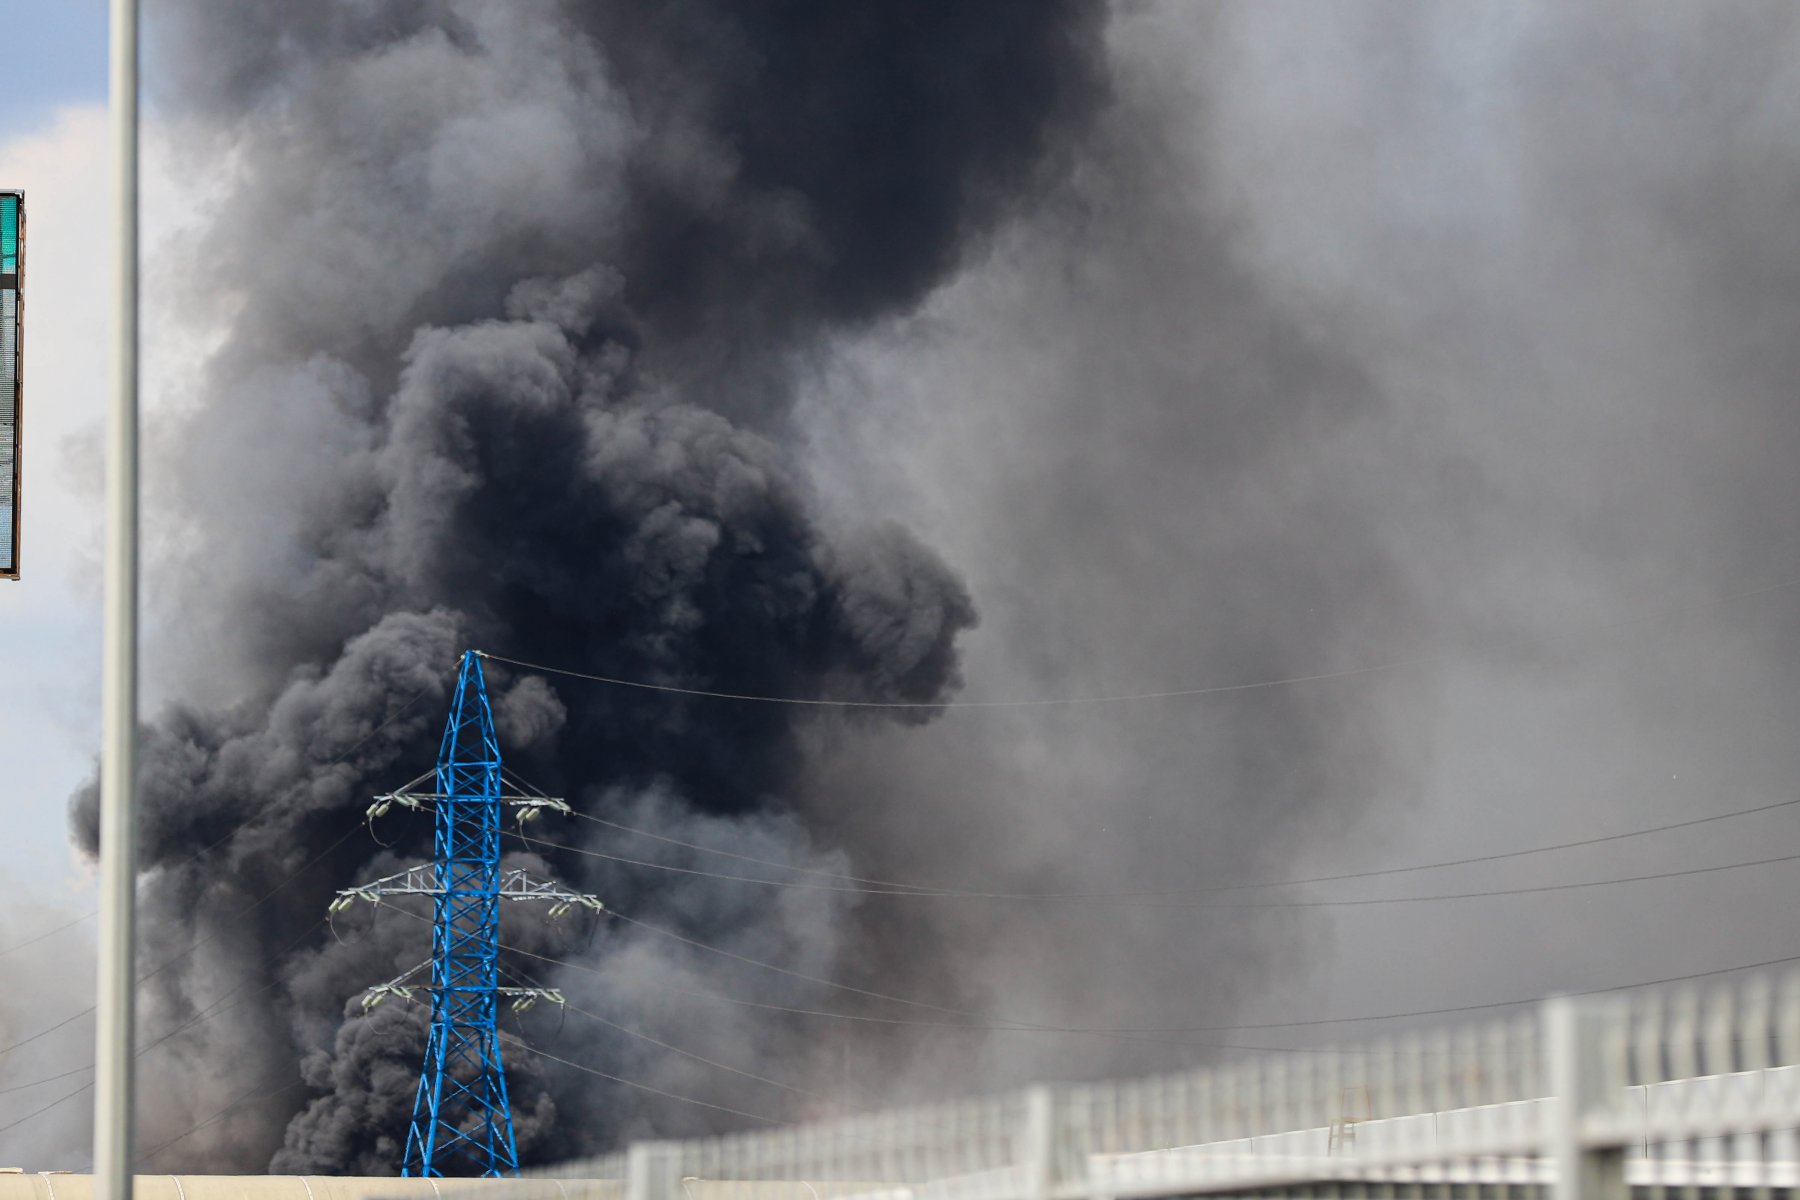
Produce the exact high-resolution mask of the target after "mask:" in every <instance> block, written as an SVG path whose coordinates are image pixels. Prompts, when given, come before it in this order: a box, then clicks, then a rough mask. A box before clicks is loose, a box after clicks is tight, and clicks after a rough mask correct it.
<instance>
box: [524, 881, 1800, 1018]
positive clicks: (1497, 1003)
mask: <svg viewBox="0 0 1800 1200" xmlns="http://www.w3.org/2000/svg"><path fill="white" fill-rule="evenodd" d="M608 915H610V916H613V917H620V916H621V914H619V913H616V912H610V910H609V914H608ZM632 923H633V924H638V925H641V926H643V927H645V928H647V929H650V930H652V931H653V932H658V933H667V932H668V931H665V930H662V929H660V928H659V927H657V926H652V925H647V924H646V923H644V922H640V921H633V922H632ZM672 936H676V937H677V938H678V940H680V941H684V942H687V943H688V944H690V945H693V946H695V947H697V948H699V949H703V950H709V951H712V952H713V953H715V954H722V955H724V956H726V957H728V958H732V959H736V960H737V961H739V962H743V963H746V964H748V965H751V966H756V967H762V968H764V969H766V970H770V971H775V972H778V973H780V974H783V975H788V976H792V977H793V978H797V979H801V980H804V981H806V982H809V983H817V984H822V985H824V986H826V987H832V988H837V989H840V990H844V991H850V992H857V993H859V994H862V995H865V996H871V997H874V998H876V999H881V1000H888V1001H892V1002H895V1003H899V1004H904V1005H910V1006H913V1007H918V1008H925V1009H931V1010H935V1011H939V1012H947V1013H951V1014H953V1015H963V1016H972V1017H974V1018H976V1020H977V1021H978V1022H986V1021H991V1020H996V1019H997V1020H1001V1021H1008V1022H1009V1023H1006V1024H991V1023H978V1024H962V1023H957V1022H941V1021H927V1020H919V1019H914V1018H896V1017H880V1016H866V1015H864V1014H861V1013H845V1012H834V1011H832V1010H829V1009H813V1008H800V1007H797V1006H790V1005H784V1004H769V1003H764V1002H761V1001H756V1000H746V999H743V998H742V997H738V996H730V995H726V994H725V993H722V992H702V991H698V990H696V989H679V988H672V989H671V990H675V991H682V992H686V993H687V994H690V995H696V996H703V997H706V998H708V999H713V1000H719V1001H722V1002H724V1003H727V1004H737V1005H742V1006H744V1007H748V1008H759V1009H765V1010H768V1011H773V1012H784V1013H792V1014H795V1015H798V1016H810V1017H825V1018H832V1019H836V1020H845V1021H857V1022H866V1023H870V1024H876V1025H910V1026H919V1027H923V1028H933V1029H968V1030H977V1031H981V1032H991V1033H1068V1034H1183V1033H1233V1032H1239V1031H1243V1030H1256V1029H1304V1028H1312V1027H1317V1026H1322V1025H1354V1024H1365V1023H1372V1022H1378V1021H1398V1020H1407V1019H1411V1018H1416V1017H1435V1016H1445V1015H1452V1014H1456V1013H1468V1012H1482V1011H1486V1010H1491V1009H1496V1008H1516V1007H1518V1006H1520V1005H1523V1004H1536V1003H1538V1002H1539V1001H1540V1000H1542V999H1543V997H1542V996H1522V997H1515V998H1513V999H1510V1000H1488V1001H1483V1002H1481V1003H1479V1004H1457V1005H1449V1006H1445V1007H1441V1008H1418V1009H1408V1010H1405V1011H1399V1012H1386V1013H1366V1014H1360V1015H1357V1016H1351V1017H1313V1018H1309V1019H1307V1020H1300V1021H1264V1022H1256V1023H1240V1024H1236V1025H1170V1026H1100V1025H1044V1024H1037V1023H1034V1022H1028V1021H1010V1019H1008V1018H987V1017H984V1016H983V1014H980V1013H977V1012H974V1011H972V1010H967V1009H952V1008H948V1007H946V1006H943V1005H937V1004H930V1003H927V1002H924V1001H919V1000H912V999H908V998H907V997H904V996H893V995H888V994H885V993H881V992H871V991H868V990H866V989H862V988H857V987H853V986H851V985H849V984H842V983H838V982H836V981H834V980H830V979H822V978H819V977H817V976H811V975H805V974H802V973H800V972H798V971H790V970H788V969H787V968H785V967H778V966H775V965H774V964H772V963H765V962H761V961H759V960H757V959H753V958H749V957H747V956H745V955H741V954H736V953H733V952H731V951H727V950H721V949H719V948H718V947H715V946H709V945H706V944H705V943H702V942H699V941H696V940H695V939H692V938H686V937H681V936H680V935H672ZM501 949H503V950H508V951H510V952H512V953H514V954H520V955H523V956H524V957H526V958H535V959H537V960H538V961H540V962H545V963H551V964H554V965H556V966H562V967H570V968H572V969H574V970H577V971H585V972H587V973H589V974H593V975H601V976H604V975H605V974H606V973H605V972H604V971H601V970H600V969H599V968H597V967H591V966H588V965H587V964H585V963H578V962H572V961H570V960H567V959H561V958H555V957H553V956H551V955H547V954H538V953H536V952H534V951H530V950H526V949H523V948H521V947H519V946H511V945H503V946H502V947H501ZM1790 963H1800V954H1793V955H1788V956H1786V957H1782V958H1768V959H1763V960H1761V961H1759V962H1749V963H1737V964H1734V965H1732V966H1728V967H1714V968H1711V969H1709V970H1704V971H1691V972H1688V973H1687V974H1684V975H1666V976H1663V977H1662V978H1659V979H1637V980H1632V981H1630V982H1626V983H1611V984H1607V985H1606V986H1604V987H1596V988H1586V989H1583V990H1580V991H1572V992H1569V993H1566V994H1568V995H1573V996H1597V995H1600V994H1602V993H1604V992H1624V991H1632V990H1634V989H1637V988H1646V987H1659V986H1662V985H1665V984H1672V983H1690V982H1692V981H1694V980H1697V979H1711V978H1715V977H1717V976H1720V975H1733V974H1737V973H1738V972H1741V971H1755V970H1761V969H1764V968H1768V967H1778V966H1785V965H1787V964H1790ZM1184 1044H1189V1045H1201V1043H1184ZM1228 1048H1230V1049H1245V1050H1258V1051H1262V1050H1279V1049H1280V1047H1272V1046H1244V1047H1228Z"/></svg>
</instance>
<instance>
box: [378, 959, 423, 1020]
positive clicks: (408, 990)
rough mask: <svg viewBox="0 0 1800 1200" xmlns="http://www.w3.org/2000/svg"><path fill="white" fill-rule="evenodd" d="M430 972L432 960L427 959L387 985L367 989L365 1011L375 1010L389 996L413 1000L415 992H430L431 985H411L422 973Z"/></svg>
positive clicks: (380, 984)
mask: <svg viewBox="0 0 1800 1200" xmlns="http://www.w3.org/2000/svg"><path fill="white" fill-rule="evenodd" d="M430 970H431V960H430V959H426V960H425V961H424V962H422V963H420V964H418V965H417V966H415V967H412V968H410V969H409V970H405V971H402V972H401V973H400V974H398V975H396V976H394V977H393V978H392V979H390V980H388V981H387V982H386V983H378V984H376V985H375V986H374V987H372V988H369V989H367V990H366V991H364V992H363V998H362V1006H363V1011H364V1012H368V1011H369V1010H370V1009H371V1008H374V1007H375V1006H376V1005H378V1004H380V1003H381V1002H382V1001H383V1000H386V999H387V998H388V997H389V996H398V997H399V998H400V999H402V1000H411V999H412V996H413V993H414V992H417V991H429V990H430V985H428V984H416V983H411V982H410V980H412V979H413V977H414V976H416V975H419V974H420V973H421V972H429V971H430Z"/></svg>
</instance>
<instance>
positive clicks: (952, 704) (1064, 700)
mask: <svg viewBox="0 0 1800 1200" xmlns="http://www.w3.org/2000/svg"><path fill="white" fill-rule="evenodd" d="M475 653H477V654H479V655H481V657H483V658H485V659H488V660H490V661H492V662H498V663H507V664H509V665H511V666H515V667H520V668H522V669H524V670H527V671H537V672H538V673H540V674H544V675H566V676H568V677H570V678H572V679H586V680H588V681H590V682H592V683H604V684H610V685H611V686H613V687H622V688H636V689H639V690H641V691H646V692H664V693H668V694H672V695H676V696H700V697H705V698H706V699H710V700H739V701H747V702H750V703H753V704H793V705H800V706H802V707H806V708H929V709H939V708H1053V707H1057V706H1063V705H1082V704H1120V703H1125V702H1129V701H1133V700H1176V699H1180V698H1182V697H1184V696H1218V695H1222V694H1224V693H1227V692H1250V691H1257V690H1260V689H1263V688H1275V687H1287V686H1289V685H1291V684H1296V683H1321V682H1323V681H1325V680H1327V679H1346V678H1348V677H1350V676H1352V675H1368V674H1370V673H1371V672H1375V671H1392V670H1395V669H1397V668H1400V667H1410V666H1416V665H1417V664H1419V663H1425V662H1430V661H1432V659H1433V658H1434V657H1436V656H1433V655H1424V656H1421V657H1418V658H1404V659H1398V660H1396V661H1394V662H1386V663H1377V664H1375V665H1373V666H1367V667H1351V668H1349V669H1347V670H1343V671H1325V672H1323V673H1321V674H1317V675H1290V676H1287V677H1285V678H1281V679H1259V680H1255V681H1254V682H1250V683H1228V684H1221V685H1219V686H1216V687H1203V688H1184V689H1182V690H1179V691H1171V692H1121V693H1118V694H1114V695H1096V696H1055V697H1049V698H1044V699H1036V700H825V699H814V698H811V697H806V696H767V695H758V694H755V693H751V692H716V691H711V690H709V689H707V688H688V687H676V686H674V685H672V684H666V683H647V682H645V681H644V680H641V679H620V678H618V677H617V676H612V675H595V674H592V673H590V672H587V671H574V670H570V669H568V668H567V667H551V666H546V665H544V664H543V663H534V662H526V661H524V660H523V659H517V658H507V657H506V656H505V655H503V654H491V653H489V652H488V651H486V650H477V651H476V652H475Z"/></svg>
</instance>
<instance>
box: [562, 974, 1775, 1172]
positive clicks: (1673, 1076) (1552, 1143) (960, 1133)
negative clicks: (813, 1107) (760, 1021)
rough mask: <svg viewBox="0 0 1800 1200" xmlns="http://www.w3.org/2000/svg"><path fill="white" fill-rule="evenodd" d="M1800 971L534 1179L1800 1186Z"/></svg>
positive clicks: (751, 1137) (673, 1146)
mask: <svg viewBox="0 0 1800 1200" xmlns="http://www.w3.org/2000/svg"><path fill="white" fill-rule="evenodd" d="M1797 1128H1800V977H1789V978H1788V979H1786V980H1784V981H1783V982H1782V983H1781V984H1780V986H1775V985H1772V984H1771V983H1770V982H1769V981H1767V980H1755V981H1752V982H1750V983H1748V984H1746V985H1744V986H1742V987H1739V988H1730V989H1719V990H1716V991H1714V992H1711V993H1709V994H1707V995H1705V996H1704V997H1703V996H1702V995H1701V994H1700V993H1699V992H1697V991H1694V990H1691V989H1690V990H1678V991H1663V992H1652V993H1646V994H1643V995H1639V996H1634V997H1631V998H1626V997H1622V996H1592V997H1582V998H1576V999H1558V1000H1550V1001H1546V1002H1544V1004H1543V1005H1541V1006H1540V1008H1539V1011H1538V1012H1536V1013H1533V1014H1531V1015H1530V1016H1527V1017H1521V1018H1517V1019H1512V1020H1505V1021H1494V1022H1488V1023H1484V1024H1480V1025H1472V1026H1469V1027H1465V1028H1461V1029H1456V1030H1450V1031H1439V1032H1433V1033H1425V1034H1409V1035H1405V1036H1401V1037H1396V1038H1392V1039H1389V1040H1386V1041H1381V1042H1375V1043H1371V1044H1368V1045H1364V1046H1359V1047H1355V1048H1351V1049H1342V1050H1334V1051H1321V1052H1304V1053H1290V1054H1281V1055H1269V1056H1266V1057H1259V1058H1255V1059H1250V1060H1247V1061H1245V1062H1242V1063H1237V1064H1232V1065H1229V1066H1221V1067H1216V1068H1211V1069H1207V1070H1200V1071H1191V1072H1185V1073H1182V1074H1177V1075H1169V1076H1163V1077H1157V1078H1152V1079H1139V1080H1129V1081H1121V1082H1113V1083H1100V1084H1083V1085H1076V1086H1067V1087H1037V1088H1031V1089H1027V1090H1025V1091H1021V1092H1015V1093H1010V1094H1006V1095H1001V1096H994V1097H986V1098H981V1099H973V1100H961V1101H955V1102H951V1103H945V1104H935V1105H922V1106H917V1107H912V1108H903V1109H896V1110H891V1111H886V1112H878V1113H872V1114H867V1115H860V1116H854V1117H844V1118H839V1119H834V1120H824V1121H814V1122H809V1123H806V1124H800V1125H794V1126H790V1127H786V1128H780V1129H774V1130H753V1131H749V1132H744V1133H737V1134H728V1135H724V1136H720V1137H711V1138H698V1139H692V1140H686V1141H668V1142H644V1143H639V1144H637V1145H634V1146H632V1147H630V1148H629V1149H628V1150H626V1151H624V1152H622V1153H618V1154H613V1155H608V1156H604V1157H602V1158H598V1159H589V1160H584V1161H580V1162H573V1163H568V1164H564V1165H562V1166H560V1167H557V1168H555V1169H553V1170H547V1171H541V1172H538V1173H537V1178H538V1179H539V1180H540V1181H541V1184H542V1186H543V1187H544V1188H545V1189H546V1191H545V1192H544V1194H545V1196H546V1197H554V1198H555V1200H1150V1198H1152V1197H1173V1196H1250V1195H1258V1196H1295V1197H1300V1196H1305V1197H1313V1198H1320V1200H1324V1198H1329V1197H1339V1196H1342V1197H1391V1196H1399V1195H1405V1196H1414V1197H1420V1198H1427V1197H1440V1196H1442V1197H1446V1198H1447V1197H1451V1196H1456V1197H1462V1196H1469V1197H1474V1196H1484V1197H1485V1196H1533V1195H1538V1194H1540V1193H1541V1194H1546V1195H1549V1194H1554V1195H1555V1196H1557V1197H1559V1198H1561V1200H1619V1198H1620V1197H1624V1196H1625V1195H1627V1193H1632V1194H1641V1195H1644V1196H1646V1197H1652V1198H1654V1197H1659V1196H1660V1195H1661V1194H1662V1193H1665V1192H1671V1191H1677V1192H1679V1194H1680V1195H1681V1196H1683V1197H1689V1198H1698V1197H1700V1196H1701V1194H1702V1192H1704V1193H1705V1195H1706V1196H1707V1197H1709V1198H1711V1197H1720V1196H1723V1195H1725V1194H1726V1193H1727V1190H1729V1192H1730V1193H1731V1194H1733V1195H1735V1194H1736V1193H1737V1192H1740V1191H1741V1192H1743V1193H1744V1195H1745V1196H1746V1198H1748V1197H1750V1196H1764V1195H1774V1194H1775V1193H1777V1192H1789V1193H1791V1192H1792V1191H1794V1190H1795V1189H1796V1188H1797V1187H1800V1167H1797V1162H1800V1137H1797V1135H1796V1133H1795V1130H1796V1129H1797Z"/></svg>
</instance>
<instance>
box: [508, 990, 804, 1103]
mask: <svg viewBox="0 0 1800 1200" xmlns="http://www.w3.org/2000/svg"><path fill="white" fill-rule="evenodd" d="M501 970H502V972H503V973H504V974H505V975H506V976H507V977H508V978H510V979H512V980H513V982H515V983H523V984H525V985H527V986H529V987H535V988H542V987H544V986H545V985H544V984H542V983H540V982H539V981H538V980H536V979H534V978H533V977H532V976H531V975H530V974H528V973H526V972H523V971H521V972H518V973H517V974H515V973H514V972H512V971H508V970H506V969H505V968H501ZM562 1007H564V1008H566V1009H568V1010H569V1011H570V1012H572V1013H575V1014H577V1015H579V1016H583V1017H586V1018H587V1019H588V1020H590V1021H594V1022H596V1023H598V1024H601V1025H605V1026H606V1027H607V1028H609V1029H616V1030H618V1031H619V1032H620V1033H623V1034H625V1035H626V1036H628V1037H634V1038H637V1039H638V1040H639V1041H642V1042H648V1043H649V1044H650V1045H652V1046H656V1047H659V1048H660V1049H663V1050H667V1051H669V1052H670V1053H671V1054H678V1055H680V1056H681V1057H682V1058H686V1059H691V1060H692V1061H694V1062H697V1063H700V1064H701V1065H703V1066H708V1067H712V1068H714V1069H716V1070H720V1071H725V1072H728V1073H729V1074H732V1075H740V1076H742V1077H743V1078H745V1079H754V1080H755V1081H756V1082H758V1083H766V1084H768V1085H769V1086H770V1087H775V1088H780V1089H781V1090H782V1091H784V1092H792V1093H793V1094H794V1095H796V1096H807V1097H810V1098H812V1099H815V1100H823V1099H825V1097H824V1096H823V1095H821V1094H820V1093H818V1092H813V1091H808V1090H807V1089H805V1088H801V1087H795V1086H794V1085H793V1084H791V1083H783V1082H781V1080H779V1079H770V1078H769V1077H768V1076H767V1075H758V1074H757V1073H756V1072H754V1071H746V1070H744V1069H743V1068H741V1067H734V1066H732V1065H731V1064H730V1063H722V1062H718V1061H717V1060H715V1059H711V1058H707V1057H705V1056H704V1055H700V1054H696V1053H694V1052H693V1051H692V1050H684V1049H682V1048H681V1047H680V1046H676V1045H673V1044H671V1043H669V1042H665V1041H662V1040H661V1039H659V1038H655V1037H652V1036H650V1035H649V1034H647V1033H645V1032H644V1031H643V1030H641V1029H633V1028H631V1027H630V1026H629V1025H621V1024H619V1023H618V1022H617V1021H614V1020H612V1019H610V1018H608V1017H603V1016H601V1015H600V1014H599V1013H597V1012H591V1011H589V1010H588V1009H585V1008H583V1007H581V1006H580V1005H579V1004H576V1003H575V1002H574V1001H572V1000H569V999H567V998H566V997H565V998H564V999H563V1002H562ZM528 1048H529V1047H528Z"/></svg>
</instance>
